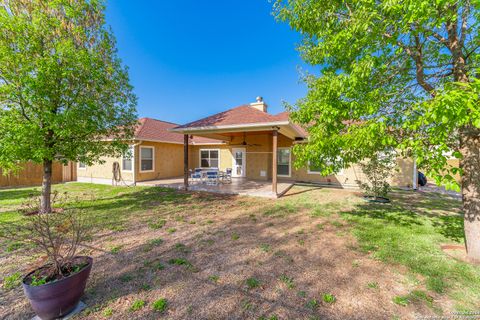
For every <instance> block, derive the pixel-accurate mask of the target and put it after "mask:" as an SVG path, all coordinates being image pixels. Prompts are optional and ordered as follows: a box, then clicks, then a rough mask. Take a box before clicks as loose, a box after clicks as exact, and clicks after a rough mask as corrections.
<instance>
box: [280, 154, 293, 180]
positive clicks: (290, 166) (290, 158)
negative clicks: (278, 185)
mask: <svg viewBox="0 0 480 320" xmlns="http://www.w3.org/2000/svg"><path fill="white" fill-rule="evenodd" d="M280 150H288V151H289V152H288V175H284V174H278V160H279V159H280V157H279V156H278V155H277V163H276V166H277V177H285V178H290V177H291V176H292V148H290V147H280V148H277V152H278V151H280Z"/></svg>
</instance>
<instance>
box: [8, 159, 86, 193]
mask: <svg viewBox="0 0 480 320" xmlns="http://www.w3.org/2000/svg"><path fill="white" fill-rule="evenodd" d="M42 176H43V168H42V165H40V164H36V163H33V162H26V163H25V164H24V165H23V166H22V169H20V170H19V171H18V173H16V174H7V175H4V174H3V173H2V169H1V168H0V188H7V187H26V186H38V185H41V184H42ZM76 180H77V170H76V166H75V163H73V162H69V163H68V164H67V165H63V164H61V163H58V162H54V163H53V172H52V182H53V183H60V182H68V181H76Z"/></svg>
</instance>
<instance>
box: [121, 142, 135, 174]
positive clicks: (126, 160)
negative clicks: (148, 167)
mask: <svg viewBox="0 0 480 320" xmlns="http://www.w3.org/2000/svg"><path fill="white" fill-rule="evenodd" d="M132 169H133V146H129V147H128V150H127V151H126V152H125V154H124V155H123V157H122V170H123V171H132Z"/></svg>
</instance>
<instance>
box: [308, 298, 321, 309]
mask: <svg viewBox="0 0 480 320" xmlns="http://www.w3.org/2000/svg"><path fill="white" fill-rule="evenodd" d="M305 306H306V307H307V308H309V309H311V310H315V309H317V307H318V301H317V299H311V300H308V302H307V304H306V305H305Z"/></svg>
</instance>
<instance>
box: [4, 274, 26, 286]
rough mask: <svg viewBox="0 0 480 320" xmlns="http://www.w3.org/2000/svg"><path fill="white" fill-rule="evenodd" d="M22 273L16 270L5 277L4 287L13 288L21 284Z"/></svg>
mask: <svg viewBox="0 0 480 320" xmlns="http://www.w3.org/2000/svg"><path fill="white" fill-rule="evenodd" d="M21 279H22V275H21V274H20V272H15V273H14V274H11V275H9V276H7V277H5V278H4V279H3V289H5V290H12V289H14V288H16V287H18V286H19V285H20V282H21Z"/></svg>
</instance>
